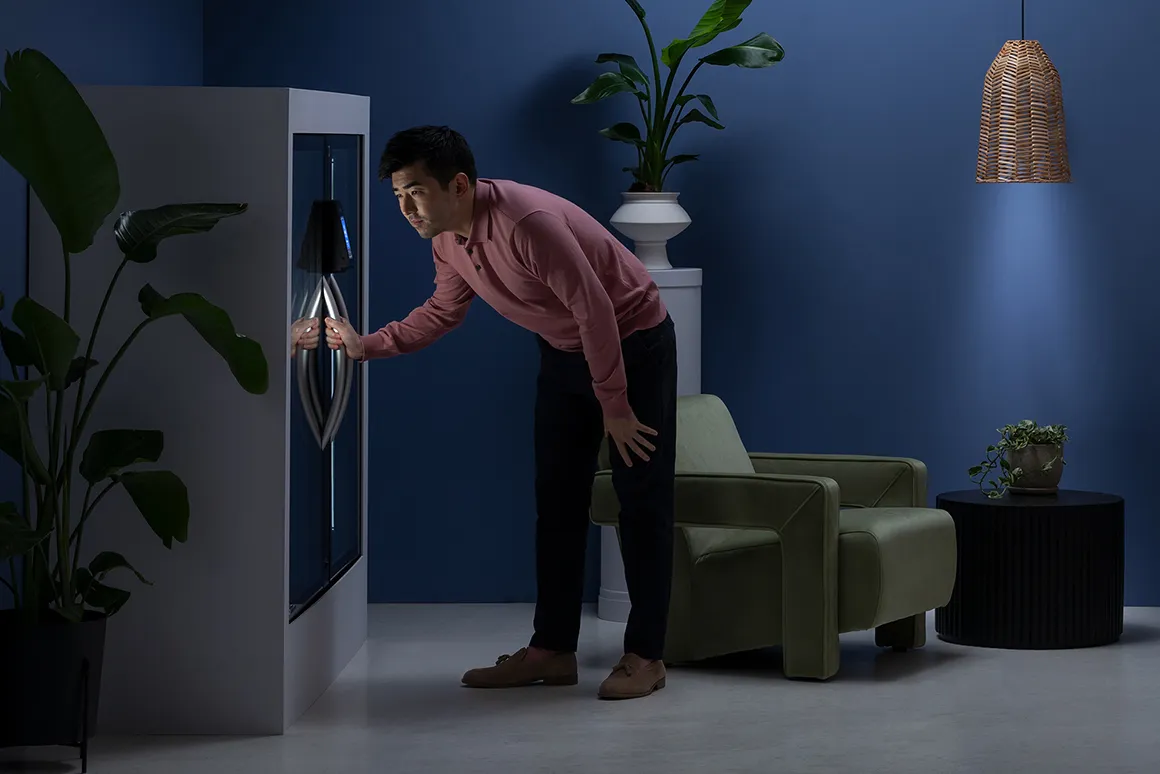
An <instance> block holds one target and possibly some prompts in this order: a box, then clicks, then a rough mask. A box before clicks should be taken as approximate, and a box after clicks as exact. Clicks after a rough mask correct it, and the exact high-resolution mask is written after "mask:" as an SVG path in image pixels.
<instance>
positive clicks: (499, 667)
mask: <svg viewBox="0 0 1160 774" xmlns="http://www.w3.org/2000/svg"><path fill="white" fill-rule="evenodd" d="M577 682H579V678H578V676H577V674H576V654H575V653H556V654H554V655H551V656H549V657H548V658H546V659H541V660H539V661H532V660H529V659H528V649H527V648H520V649H519V650H517V651H516V652H515V653H513V654H512V655H510V656H500V657H499V658H498V659H496V662H495V666H491V667H482V668H480V669H471V670H468V671H467V672H466V673H465V674H464V675H463V684H464V685H466V686H468V687H469V688H521V687H523V686H525V685H535V684H536V683H539V684H541V685H576V683H577Z"/></svg>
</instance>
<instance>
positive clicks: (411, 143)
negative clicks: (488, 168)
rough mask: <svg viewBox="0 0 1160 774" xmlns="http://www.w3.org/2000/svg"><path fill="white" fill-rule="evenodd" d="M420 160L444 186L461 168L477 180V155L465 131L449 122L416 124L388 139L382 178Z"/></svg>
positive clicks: (469, 177) (381, 167)
mask: <svg viewBox="0 0 1160 774" xmlns="http://www.w3.org/2000/svg"><path fill="white" fill-rule="evenodd" d="M419 162H422V163H423V165H424V166H425V167H426V168H427V172H428V173H429V174H430V175H431V177H433V178H435V179H436V180H438V181H439V185H441V186H443V187H444V188H446V187H447V185H448V184H449V183H450V182H451V181H452V180H453V179H454V178H455V176H456V175H458V174H459V173H460V172H462V173H463V174H465V175H467V179H468V180H470V181H471V183H472V185H474V184H475V181H476V172H475V156H474V155H472V153H471V148H470V147H468V145H467V140H465V139H463V135H461V134H460V133H459V132H457V131H455V130H454V129H451V128H449V127H446V126H414V127H411V128H410V129H404V130H403V131H401V132H398V133H396V134H395V135H394V136H393V137H391V139H389V140H387V147H386V148H385V149H384V150H383V157H382V159H381V160H380V161H379V180H386V179H387V178H388V177H390V176H391V175H393V174H395V173H396V172H398V171H399V170H400V169H402V168H403V167H409V166H411V165H412V164H416V163H419Z"/></svg>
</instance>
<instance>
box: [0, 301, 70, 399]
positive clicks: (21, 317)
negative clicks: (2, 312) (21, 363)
mask: <svg viewBox="0 0 1160 774" xmlns="http://www.w3.org/2000/svg"><path fill="white" fill-rule="evenodd" d="M12 322H13V323H14V324H15V325H16V327H17V328H19V329H20V330H21V331H22V332H23V333H24V340H25V343H26V344H27V345H28V352H29V353H30V354H31V355H32V367H33V368H35V369H36V370H37V371H39V372H40V373H41V374H43V375H44V376H47V377H48V380H49V384H50V385H51V386H52V388H53V389H54V390H63V389H64V385H65V381H66V380H67V379H68V374H69V369H70V368H71V367H72V361H73V358H74V357H75V356H76V352H77V347H78V346H79V345H80V342H81V339H80V336H78V335H77V333H76V331H74V330H73V329H72V326H70V325H69V324H68V323H66V322H65V321H64V320H62V319H61V318H60V317H57V315H56V313H55V312H53V311H51V310H49V309H48V308H46V307H44V306H41V305H40V304H38V303H37V302H35V301H33V300H32V299H31V298H28V297H27V296H25V297H24V298H22V299H20V300H19V301H17V302H16V306H14V307H13V308H12Z"/></svg>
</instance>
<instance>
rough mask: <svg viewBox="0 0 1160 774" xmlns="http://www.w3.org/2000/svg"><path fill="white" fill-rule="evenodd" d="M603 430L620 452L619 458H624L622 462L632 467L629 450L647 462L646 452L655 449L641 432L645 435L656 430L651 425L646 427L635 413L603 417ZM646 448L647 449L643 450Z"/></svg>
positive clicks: (654, 432) (654, 433) (653, 433)
mask: <svg viewBox="0 0 1160 774" xmlns="http://www.w3.org/2000/svg"><path fill="white" fill-rule="evenodd" d="M604 430H605V432H607V433H608V436H609V437H610V438H611V439H612V442H613V443H615V444H616V449H617V451H619V452H620V458H621V459H622V460H624V464H625V465H627V466H628V467H630V468H631V467H632V457H631V456H630V455H629V453H628V452H629V450H631V451H632V452H633V453H635V454H636V456H638V457H640V458H641V459H642V460H644V461H645V462H648V452H650V451H656V449H657V447H655V446H653V445H652V444H651V443H649V442H648V441H647V440H646V439H645V437H644V436H643V435H641V433H645V434H647V435H654V436H655V435H656V434H657V431H656V430H653V429H652V428H651V427H646V426H645V425H642V424H641V423H640V422H638V421H637V418H636V415H635V414H629V415H628V416H627V417H624V418H623V419H609V418H608V417H605V418H604ZM645 449H647V450H648V451H645Z"/></svg>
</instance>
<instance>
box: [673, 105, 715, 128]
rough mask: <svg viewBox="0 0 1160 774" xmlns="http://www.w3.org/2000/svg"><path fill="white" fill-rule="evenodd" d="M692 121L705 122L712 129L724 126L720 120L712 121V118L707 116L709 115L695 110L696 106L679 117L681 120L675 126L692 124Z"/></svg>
mask: <svg viewBox="0 0 1160 774" xmlns="http://www.w3.org/2000/svg"><path fill="white" fill-rule="evenodd" d="M693 123H698V124H707V125H708V126H711V127H713V128H714V129H724V128H725V125H724V124H722V123H721V122H720V121H714V120H713V119H712V118H709V116H707V115H705V114H704V113H702V112H701V111H700V110H697V108H693V109H692V110H690V111H689V112H688V113H685V115H684V117H683V118H681V120H680V121H679V122H678V123H677V126H683V125H684V124H693Z"/></svg>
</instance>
